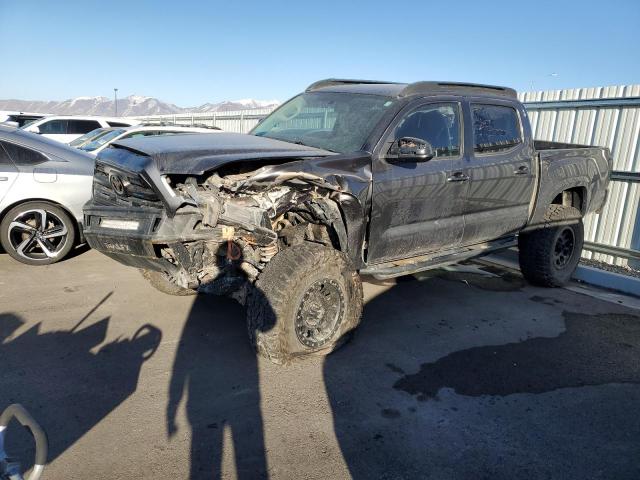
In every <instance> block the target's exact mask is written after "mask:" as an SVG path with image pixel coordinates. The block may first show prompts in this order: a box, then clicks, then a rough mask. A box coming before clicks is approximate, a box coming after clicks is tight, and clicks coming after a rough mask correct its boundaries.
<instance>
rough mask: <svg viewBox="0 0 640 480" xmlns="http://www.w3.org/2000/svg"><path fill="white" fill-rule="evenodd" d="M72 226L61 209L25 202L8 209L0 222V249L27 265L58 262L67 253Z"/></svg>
mask: <svg viewBox="0 0 640 480" xmlns="http://www.w3.org/2000/svg"><path fill="white" fill-rule="evenodd" d="M75 240H76V225H75V222H74V221H73V219H72V218H71V217H70V216H69V214H68V213H67V212H65V211H64V210H63V209H62V208H60V207H58V206H57V205H54V204H52V203H48V202H25V203H22V204H20V205H17V206H16V207H13V208H12V209H11V210H9V211H8V212H7V213H6V215H5V216H4V218H3V219H2V223H0V243H2V248H4V250H5V251H6V252H7V253H8V254H9V255H11V256H12V257H13V258H15V259H16V260H18V261H19V262H22V263H26V264H27V265H49V264H51V263H55V262H59V261H60V260H62V259H63V258H64V257H66V256H67V254H68V253H69V252H70V251H71V249H72V248H73V246H74V244H75Z"/></svg>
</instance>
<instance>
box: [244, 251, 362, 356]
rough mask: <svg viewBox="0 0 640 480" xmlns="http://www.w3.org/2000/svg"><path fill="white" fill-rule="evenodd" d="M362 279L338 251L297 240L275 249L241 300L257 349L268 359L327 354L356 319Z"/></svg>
mask: <svg viewBox="0 0 640 480" xmlns="http://www.w3.org/2000/svg"><path fill="white" fill-rule="evenodd" d="M361 314H362V283H361V281H360V276H359V275H358V273H357V272H356V271H355V270H354V268H353V266H352V265H351V262H350V261H349V259H348V258H347V256H346V255H345V254H344V253H341V252H339V251H337V250H334V249H333V248H330V247H325V246H322V245H319V244H315V243H303V244H301V245H295V246H292V247H289V248H287V249H285V250H283V251H281V252H280V253H278V254H277V255H276V256H275V257H274V258H273V259H272V260H271V261H270V262H269V264H268V265H267V266H266V267H265V269H264V271H263V272H262V273H261V274H260V276H259V277H258V280H257V282H256V284H255V286H254V287H252V289H251V291H250V292H249V297H248V300H247V326H248V329H249V337H250V340H251V342H252V344H253V346H254V347H255V349H256V350H257V352H258V353H259V354H260V355H262V356H265V357H267V358H269V359H270V360H271V361H272V362H274V363H278V364H283V363H288V362H289V361H290V360H292V359H293V358H295V357H300V356H304V355H310V354H316V355H327V354H328V353H330V352H332V351H333V350H335V349H336V348H338V347H339V346H340V345H341V344H342V343H343V342H344V340H345V339H346V336H347V334H349V332H351V331H352V330H353V329H355V328H356V327H357V326H358V324H359V323H360V316H361Z"/></svg>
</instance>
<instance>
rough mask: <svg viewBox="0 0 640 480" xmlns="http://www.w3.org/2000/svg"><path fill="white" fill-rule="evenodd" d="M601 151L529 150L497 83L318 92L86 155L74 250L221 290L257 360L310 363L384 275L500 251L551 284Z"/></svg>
mask: <svg viewBox="0 0 640 480" xmlns="http://www.w3.org/2000/svg"><path fill="white" fill-rule="evenodd" d="M609 168H610V158H609V153H608V151H607V150H606V149H602V148H597V147H583V146H577V145H565V144H551V143H544V144H536V143H535V142H534V141H533V140H532V138H531V129H530V126H529V123H528V119H527V115H526V111H525V110H524V108H523V106H522V104H520V103H519V102H518V101H517V99H516V98H515V92H513V90H510V89H506V88H502V87H490V86H478V85H468V84H451V83H438V82H419V83H417V84H410V85H407V84H395V83H387V82H369V81H351V80H327V81H321V82H317V83H316V84H313V85H312V86H310V87H309V88H308V89H307V90H306V91H305V92H304V93H303V94H301V95H298V96H296V97H294V98H293V99H292V100H290V101H288V102H286V103H285V104H283V105H282V106H281V107H280V108H278V109H277V110H276V111H274V112H273V113H272V114H271V115H270V116H269V117H267V118H266V119H265V120H263V121H262V122H261V123H259V124H258V126H256V127H255V128H254V130H253V131H252V132H251V133H250V134H248V135H244V134H234V133H216V134H201V135H200V134H191V135H173V136H167V137H153V138H144V139H133V140H127V141H122V142H118V143H115V144H113V145H112V147H110V148H108V149H106V150H105V151H103V152H102V153H101V154H100V155H99V157H98V160H97V163H96V170H95V177H94V191H93V198H92V200H91V201H90V202H89V203H88V204H87V205H86V206H85V226H84V227H85V232H84V233H85V236H86V238H87V240H88V241H89V243H90V245H91V246H92V247H93V248H95V249H98V250H100V251H101V252H103V253H104V254H106V255H108V256H110V257H112V258H114V259H115V260H117V261H119V262H121V263H124V264H126V265H131V266H135V267H137V268H140V269H141V270H142V271H143V274H144V276H145V277H146V278H147V279H148V280H149V281H150V282H151V283H152V284H153V285H154V286H155V287H156V288H158V289H160V290H162V291H164V292H166V293H171V294H175V295H187V294H195V293H214V294H230V295H232V296H234V297H235V298H237V299H238V300H240V301H241V302H242V303H245V304H246V306H247V321H248V325H249V332H250V338H251V340H252V342H253V344H254V346H255V347H256V348H257V350H258V351H259V352H260V353H262V354H264V355H266V356H268V357H269V358H271V359H272V360H273V361H275V362H278V363H283V362H287V361H289V360H290V359H291V358H293V357H295V356H298V355H305V354H309V353H321V354H324V353H327V352H330V351H331V350H333V349H334V348H335V347H336V346H338V345H339V344H340V343H341V342H342V340H344V338H345V335H346V333H348V332H350V331H351V330H353V329H354V328H355V327H356V326H357V324H358V322H359V319H360V314H361V310H362V290H361V284H360V279H359V274H360V273H368V274H372V275H375V276H377V277H379V278H389V277H394V276H399V275H404V274H408V273H414V272H417V271H421V270H426V269H429V268H434V267H437V266H441V265H443V264H448V263H453V262H456V261H460V260H464V259H467V258H471V257H474V256H478V255H482V254H484V253H487V252H489V251H493V250H496V249H498V248H505V247H509V246H512V245H515V244H516V243H518V244H519V246H520V250H521V267H522V270H523V273H524V275H525V277H526V278H528V279H529V280H530V281H533V282H535V283H538V284H542V285H547V286H555V285H560V284H562V283H564V282H566V281H567V280H568V279H569V277H570V276H571V274H572V272H573V270H574V269H575V266H576V264H577V262H578V259H579V256H580V250H581V248H582V241H583V231H582V220H581V219H582V217H583V216H584V215H585V214H586V213H587V212H589V211H594V210H597V209H599V208H601V207H602V204H603V203H604V200H605V195H606V187H607V184H608V176H609Z"/></svg>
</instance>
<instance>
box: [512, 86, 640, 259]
mask: <svg viewBox="0 0 640 480" xmlns="http://www.w3.org/2000/svg"><path fill="white" fill-rule="evenodd" d="M519 98H520V100H521V101H522V102H524V103H525V105H526V107H527V111H528V112H529V119H530V121H531V127H532V129H533V135H534V137H535V138H536V139H538V140H550V141H556V142H567V143H579V144H584V145H598V146H602V147H609V149H610V150H611V154H612V156H613V173H612V176H611V179H612V182H611V185H610V187H609V196H608V200H607V203H606V205H605V207H604V209H603V211H602V213H601V214H599V215H598V214H591V215H589V216H588V217H587V218H586V219H585V239H586V241H587V243H586V246H585V249H586V250H587V251H585V252H584V256H585V257H587V258H593V259H595V260H600V261H604V262H607V263H613V264H616V265H626V264H627V262H629V264H630V265H631V266H633V267H635V268H638V267H639V266H640V252H639V251H638V250H640V211H639V209H638V203H639V201H640V184H639V180H640V174H639V173H638V172H640V85H626V86H618V87H599V88H574V89H569V90H553V91H546V92H526V93H521V94H520V95H519Z"/></svg>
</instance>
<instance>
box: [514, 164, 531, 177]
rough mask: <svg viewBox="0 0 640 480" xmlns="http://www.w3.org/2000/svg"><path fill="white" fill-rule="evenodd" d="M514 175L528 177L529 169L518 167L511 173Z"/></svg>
mask: <svg viewBox="0 0 640 480" xmlns="http://www.w3.org/2000/svg"><path fill="white" fill-rule="evenodd" d="M513 174H514V175H529V167H527V166H526V165H520V166H519V167H518V168H517V169H515V170H514V171H513Z"/></svg>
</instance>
